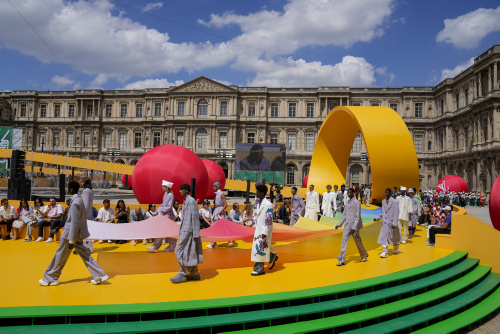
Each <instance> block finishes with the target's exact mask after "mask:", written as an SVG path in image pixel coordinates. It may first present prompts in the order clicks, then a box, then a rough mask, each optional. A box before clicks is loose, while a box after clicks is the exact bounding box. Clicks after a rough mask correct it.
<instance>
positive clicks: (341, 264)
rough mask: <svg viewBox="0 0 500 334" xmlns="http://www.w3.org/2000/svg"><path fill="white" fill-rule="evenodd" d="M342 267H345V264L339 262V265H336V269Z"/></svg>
mask: <svg viewBox="0 0 500 334" xmlns="http://www.w3.org/2000/svg"><path fill="white" fill-rule="evenodd" d="M342 266H345V263H344V262H340V261H339V263H337V267H342Z"/></svg>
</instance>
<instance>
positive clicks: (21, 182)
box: [7, 150, 31, 200]
mask: <svg viewBox="0 0 500 334" xmlns="http://www.w3.org/2000/svg"><path fill="white" fill-rule="evenodd" d="M25 158H26V152H24V151H20V150H13V151H12V158H11V160H10V179H9V184H8V189H7V197H8V198H9V199H13V200H21V199H25V200H29V199H30V197H31V182H30V180H26V174H25V171H24V167H25V163H24V162H25Z"/></svg>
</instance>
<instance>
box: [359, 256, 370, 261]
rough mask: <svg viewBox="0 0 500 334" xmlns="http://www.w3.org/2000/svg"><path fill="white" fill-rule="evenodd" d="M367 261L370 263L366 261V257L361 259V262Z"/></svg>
mask: <svg viewBox="0 0 500 334" xmlns="http://www.w3.org/2000/svg"><path fill="white" fill-rule="evenodd" d="M366 261H368V260H367V259H366V257H364V258H362V259H361V261H360V262H366Z"/></svg>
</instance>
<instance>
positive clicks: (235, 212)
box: [228, 203, 243, 224]
mask: <svg viewBox="0 0 500 334" xmlns="http://www.w3.org/2000/svg"><path fill="white" fill-rule="evenodd" d="M228 218H229V220H230V221H232V222H235V223H238V224H243V216H242V214H241V210H240V205H239V204H238V203H233V208H232V209H231V211H229V217H228Z"/></svg>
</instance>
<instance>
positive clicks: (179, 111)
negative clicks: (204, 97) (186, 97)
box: [177, 101, 186, 116]
mask: <svg viewBox="0 0 500 334" xmlns="http://www.w3.org/2000/svg"><path fill="white" fill-rule="evenodd" d="M185 105H186V103H185V102H184V101H179V102H177V116H184V113H185V109H184V108H185Z"/></svg>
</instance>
